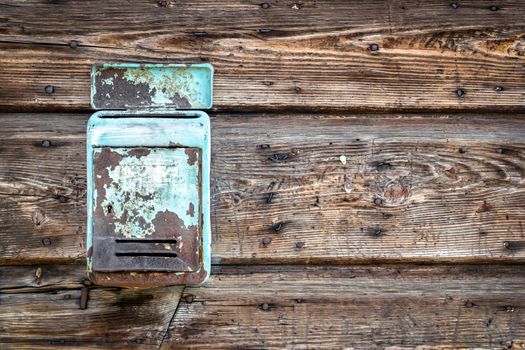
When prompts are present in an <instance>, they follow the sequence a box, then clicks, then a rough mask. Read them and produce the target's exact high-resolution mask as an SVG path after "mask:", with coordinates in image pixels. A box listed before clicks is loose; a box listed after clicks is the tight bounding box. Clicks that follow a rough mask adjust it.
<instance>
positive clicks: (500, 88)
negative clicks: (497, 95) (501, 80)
mask: <svg viewBox="0 0 525 350" xmlns="http://www.w3.org/2000/svg"><path fill="white" fill-rule="evenodd" d="M503 90H504V89H503V86H496V87H495V88H494V91H496V92H502V91H503Z"/></svg>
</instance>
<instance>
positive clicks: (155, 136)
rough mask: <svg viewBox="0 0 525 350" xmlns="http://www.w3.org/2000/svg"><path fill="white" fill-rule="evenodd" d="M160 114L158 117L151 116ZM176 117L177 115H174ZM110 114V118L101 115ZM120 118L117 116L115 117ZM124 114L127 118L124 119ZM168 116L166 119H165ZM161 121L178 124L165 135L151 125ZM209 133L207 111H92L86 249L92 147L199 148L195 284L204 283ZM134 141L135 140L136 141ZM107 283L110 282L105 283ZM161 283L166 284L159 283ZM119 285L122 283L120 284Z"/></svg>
mask: <svg viewBox="0 0 525 350" xmlns="http://www.w3.org/2000/svg"><path fill="white" fill-rule="evenodd" d="M154 116H160V117H161V118H151V117H154ZM178 116H180V118H178ZM105 117H110V118H105ZM119 117H121V118H119ZM126 117H128V118H126ZM167 117H170V118H167ZM159 124H165V125H166V126H172V127H175V126H179V127H178V128H173V129H170V134H169V135H167V134H166V133H165V132H164V131H165V130H166V128H162V127H161V128H159V127H151V126H159ZM131 128H139V129H141V131H142V136H141V139H140V140H139V141H138V140H137V138H136V137H134V136H130V134H134V133H129V132H121V131H122V130H127V131H129V130H130V129H131ZM210 137H211V132H210V120H209V116H208V114H206V113H205V112H202V111H178V110H174V109H154V110H133V111H99V112H96V113H94V114H93V115H92V116H91V117H90V118H89V121H88V126H87V133H86V151H87V229H86V252H89V251H90V249H92V245H93V232H92V229H93V227H92V226H93V200H94V198H93V193H94V192H93V190H94V183H93V148H94V147H102V146H108V147H126V146H142V147H170V146H171V147H173V145H174V144H182V145H184V146H188V147H196V148H201V149H202V169H201V171H202V194H201V195H202V198H201V203H202V250H201V251H202V265H203V266H202V268H203V269H204V271H200V270H198V271H196V274H197V275H198V276H202V278H199V279H198V280H197V281H196V282H195V283H187V284H203V283H205V282H206V281H207V280H208V278H209V276H210V272H211V221H210V220H211V218H210V165H211V164H210V158H211V140H210ZM137 141H138V142H137ZM86 263H87V271H88V274H89V275H91V273H92V260H91V257H89V254H86ZM170 274H174V275H181V274H183V273H180V272H173V273H170ZM109 285H111V283H110V284H109ZM161 285H167V284H166V283H161ZM121 286H126V285H125V284H121Z"/></svg>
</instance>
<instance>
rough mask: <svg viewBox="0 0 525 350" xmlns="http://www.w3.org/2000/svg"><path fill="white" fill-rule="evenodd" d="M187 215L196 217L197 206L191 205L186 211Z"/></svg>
mask: <svg viewBox="0 0 525 350" xmlns="http://www.w3.org/2000/svg"><path fill="white" fill-rule="evenodd" d="M186 214H187V215H189V216H191V217H194V216H195V206H194V205H193V203H190V205H189V208H188V210H187V211H186Z"/></svg>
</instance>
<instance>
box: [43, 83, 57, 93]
mask: <svg viewBox="0 0 525 350" xmlns="http://www.w3.org/2000/svg"><path fill="white" fill-rule="evenodd" d="M44 91H45V92H46V94H49V95H51V94H52V93H54V92H55V87H54V86H53V85H47V86H46V87H45V88H44Z"/></svg>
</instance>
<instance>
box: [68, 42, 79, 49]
mask: <svg viewBox="0 0 525 350" xmlns="http://www.w3.org/2000/svg"><path fill="white" fill-rule="evenodd" d="M77 46H78V41H76V40H71V41H70V42H69V47H70V48H72V49H76V48H77Z"/></svg>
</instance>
